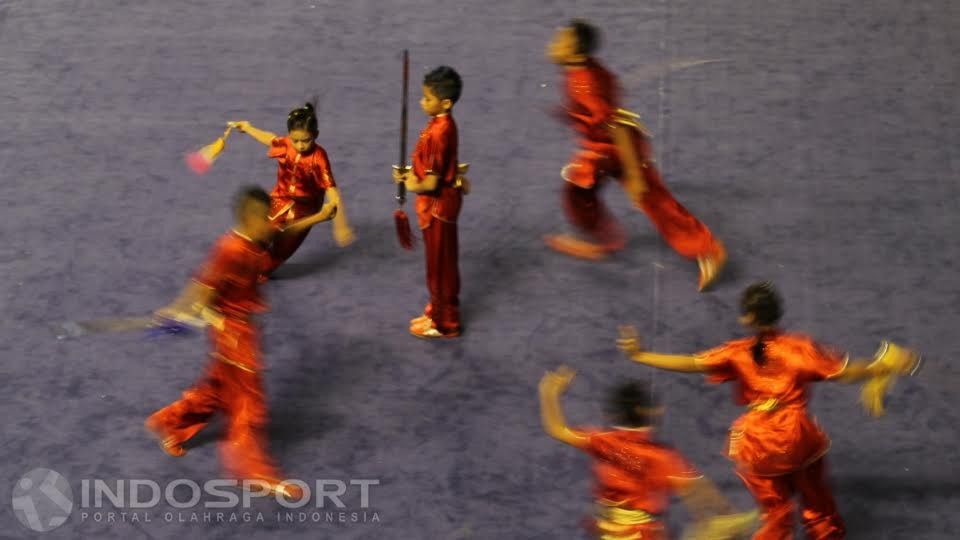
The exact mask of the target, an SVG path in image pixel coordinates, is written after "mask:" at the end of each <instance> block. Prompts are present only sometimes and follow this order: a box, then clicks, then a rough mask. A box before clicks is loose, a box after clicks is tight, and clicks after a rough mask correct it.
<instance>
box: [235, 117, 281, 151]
mask: <svg viewBox="0 0 960 540" xmlns="http://www.w3.org/2000/svg"><path fill="white" fill-rule="evenodd" d="M228 125H230V126H233V127H234V128H236V129H237V131H242V132H244V133H246V134H247V135H249V136H251V137H253V139H254V140H256V141H257V142H259V143H260V144H263V145H265V146H270V145H271V144H272V143H273V140H274V139H276V138H277V135H276V134H275V133H271V132H269V131H264V130H262V129H259V128H255V127H253V124H251V123H250V122H247V121H246V120H241V121H238V122H230V123H229V124H228Z"/></svg>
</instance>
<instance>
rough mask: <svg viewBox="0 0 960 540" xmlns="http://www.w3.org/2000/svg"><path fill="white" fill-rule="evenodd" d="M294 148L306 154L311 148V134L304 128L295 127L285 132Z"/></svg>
mask: <svg viewBox="0 0 960 540" xmlns="http://www.w3.org/2000/svg"><path fill="white" fill-rule="evenodd" d="M287 135H288V136H289V137H290V142H291V143H292V144H293V148H294V150H296V151H297V152H299V153H301V154H306V153H308V152H310V151H311V150H313V134H312V133H310V132H309V131H307V130H304V129H295V130H293V131H291V132H290V133H288V134H287Z"/></svg>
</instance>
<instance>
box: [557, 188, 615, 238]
mask: <svg viewBox="0 0 960 540" xmlns="http://www.w3.org/2000/svg"><path fill="white" fill-rule="evenodd" d="M599 191H600V184H594V185H593V186H591V187H589V188H584V187H580V186H578V185H576V184H574V183H572V182H567V183H566V184H565V185H564V187H563V209H564V211H565V212H566V214H567V220H568V221H569V222H570V223H571V224H572V225H573V226H574V227H576V228H577V229H579V230H580V231H582V232H583V233H584V234H587V235H588V236H589V237H590V240H591V241H593V242H595V243H597V244H599V245H601V246H602V247H604V248H606V249H609V250H619V249H622V248H623V246H624V245H625V244H626V239H625V235H624V233H623V229H621V228H620V225H619V224H618V223H617V220H616V219H615V218H614V217H613V215H612V214H611V213H610V211H609V210H608V209H607V206H606V205H605V204H603V201H602V200H600V196H599V195H600V193H599Z"/></svg>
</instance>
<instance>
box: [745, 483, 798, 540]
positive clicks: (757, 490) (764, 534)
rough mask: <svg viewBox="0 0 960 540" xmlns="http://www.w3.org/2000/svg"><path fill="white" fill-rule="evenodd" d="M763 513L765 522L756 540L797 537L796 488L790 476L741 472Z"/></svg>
mask: <svg viewBox="0 0 960 540" xmlns="http://www.w3.org/2000/svg"><path fill="white" fill-rule="evenodd" d="M737 476H739V477H740V479H741V480H743V483H744V485H745V486H746V487H747V490H748V491H750V493H751V494H752V495H753V498H754V499H755V500H756V501H757V506H759V507H760V511H761V512H762V518H761V519H762V525H761V526H760V529H759V530H758V531H757V532H756V534H754V535H753V538H754V540H790V539H792V538H793V511H794V504H793V489H792V482H791V479H790V477H789V476H756V475H752V474H749V473H745V472H741V471H737Z"/></svg>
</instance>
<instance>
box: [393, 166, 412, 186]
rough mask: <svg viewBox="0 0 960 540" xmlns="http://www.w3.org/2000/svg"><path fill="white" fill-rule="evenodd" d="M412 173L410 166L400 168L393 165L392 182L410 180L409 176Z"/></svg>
mask: <svg viewBox="0 0 960 540" xmlns="http://www.w3.org/2000/svg"><path fill="white" fill-rule="evenodd" d="M412 174H413V172H412V169H411V168H410V167H404V168H403V169H401V168H400V167H394V168H393V183H394V184H401V183H405V182H407V181H409V180H410V177H411V175H412Z"/></svg>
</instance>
